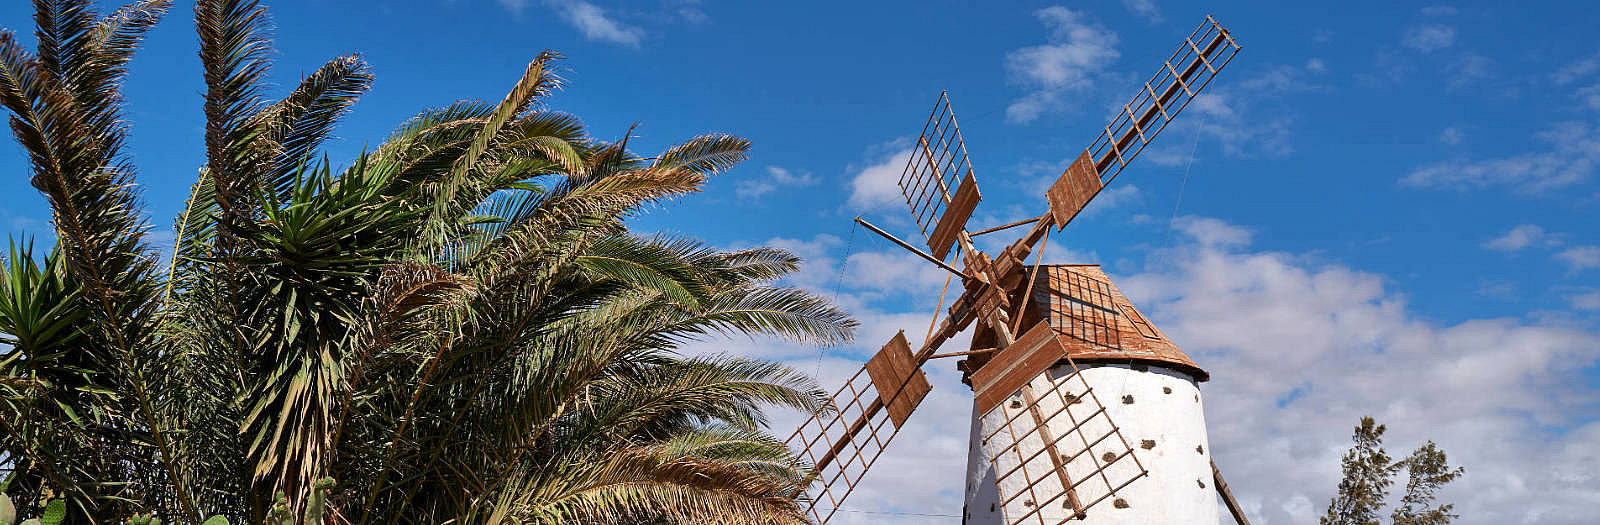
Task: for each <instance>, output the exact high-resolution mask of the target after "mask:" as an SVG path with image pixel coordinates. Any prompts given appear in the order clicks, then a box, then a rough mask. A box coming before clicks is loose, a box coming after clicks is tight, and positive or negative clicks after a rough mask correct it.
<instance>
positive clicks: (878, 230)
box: [856, 215, 968, 279]
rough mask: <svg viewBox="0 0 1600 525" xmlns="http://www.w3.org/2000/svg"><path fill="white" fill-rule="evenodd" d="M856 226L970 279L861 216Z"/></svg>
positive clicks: (857, 219)
mask: <svg viewBox="0 0 1600 525" xmlns="http://www.w3.org/2000/svg"><path fill="white" fill-rule="evenodd" d="M856 224H860V225H862V226H866V227H867V229H868V230H872V232H873V233H876V234H878V235H882V236H883V238H885V239H889V241H890V242H893V243H895V244H897V245H899V246H900V247H901V248H905V249H907V250H911V253H915V254H917V256H919V257H922V258H923V259H927V260H928V262H931V263H933V264H937V265H939V267H940V268H944V269H945V271H948V272H950V273H953V274H956V275H958V276H960V277H961V278H962V279H967V278H968V277H967V274H964V273H961V270H957V269H956V267H954V266H950V265H949V264H946V263H945V262H944V261H941V260H938V259H935V258H934V257H933V256H932V255H928V253H927V252H924V251H922V250H918V249H917V247H915V246H912V245H910V244H908V243H906V242H905V241H902V240H900V238H899V237H895V236H893V235H890V234H889V232H886V231H883V229H881V228H878V227H877V226H873V225H872V223H870V222H867V221H866V220H864V219H862V218H861V216H859V215H858V216H856Z"/></svg>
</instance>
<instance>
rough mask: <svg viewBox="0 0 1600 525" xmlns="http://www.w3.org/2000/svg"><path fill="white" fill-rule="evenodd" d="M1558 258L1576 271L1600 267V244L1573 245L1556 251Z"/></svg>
mask: <svg viewBox="0 0 1600 525" xmlns="http://www.w3.org/2000/svg"><path fill="white" fill-rule="evenodd" d="M1556 260H1558V261H1561V262H1563V263H1566V264H1567V268H1568V269H1570V270H1572V271H1574V272H1581V271H1583V270H1590V269H1594V268H1600V246H1573V247H1571V248H1567V249H1565V250H1561V251H1560V252H1558V253H1556Z"/></svg>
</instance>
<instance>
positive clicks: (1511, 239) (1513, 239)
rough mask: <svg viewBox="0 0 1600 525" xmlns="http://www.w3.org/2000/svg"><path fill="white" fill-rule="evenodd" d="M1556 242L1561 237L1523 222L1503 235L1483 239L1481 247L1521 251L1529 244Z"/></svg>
mask: <svg viewBox="0 0 1600 525" xmlns="http://www.w3.org/2000/svg"><path fill="white" fill-rule="evenodd" d="M1558 244H1561V239H1560V238H1559V237H1557V236H1555V235H1552V234H1550V233H1548V232H1546V231H1544V228H1540V227H1539V226H1537V225H1534V224H1523V225H1521V226H1517V227H1515V228H1512V229H1511V231H1508V232H1506V233H1505V235H1501V236H1499V237H1495V238H1493V239H1489V240H1488V241H1485V242H1484V243H1483V247H1484V248H1486V249H1490V250H1494V251H1498V252H1506V253H1512V252H1518V251H1522V249H1523V248H1528V247H1530V246H1555V245H1558Z"/></svg>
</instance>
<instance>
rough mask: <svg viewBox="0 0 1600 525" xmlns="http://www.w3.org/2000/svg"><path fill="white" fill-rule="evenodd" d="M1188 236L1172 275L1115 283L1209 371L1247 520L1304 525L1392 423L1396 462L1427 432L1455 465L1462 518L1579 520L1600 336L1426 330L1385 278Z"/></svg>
mask: <svg viewBox="0 0 1600 525" xmlns="http://www.w3.org/2000/svg"><path fill="white" fill-rule="evenodd" d="M1181 231H1183V232H1184V233H1185V234H1186V235H1188V237H1189V238H1188V242H1187V243H1186V245H1184V246H1183V247H1182V248H1181V249H1180V252H1181V256H1179V257H1177V258H1176V260H1178V261H1180V262H1179V263H1178V264H1177V266H1176V267H1175V268H1173V269H1172V270H1170V271H1160V272H1152V273H1143V274H1137V275H1133V276H1130V277H1127V278H1123V279H1119V284H1121V286H1122V288H1123V289H1124V291H1126V292H1128V294H1129V295H1130V296H1131V297H1132V298H1133V299H1134V301H1135V302H1137V303H1139V304H1140V306H1141V307H1142V308H1145V309H1146V311H1147V313H1150V314H1151V316H1152V318H1153V320H1155V321H1156V322H1157V324H1158V325H1160V326H1161V327H1162V330H1163V331H1165V332H1167V334H1168V335H1169V336H1171V337H1172V338H1173V339H1174V340H1175V341H1177V342H1178V343H1179V344H1180V345H1181V346H1183V348H1184V349H1185V350H1186V351H1188V352H1189V353H1190V355H1191V356H1193V357H1194V358H1195V360H1196V361H1197V362H1199V363H1200V364H1201V365H1202V366H1205V367H1207V369H1208V370H1210V371H1211V373H1212V377H1213V380H1212V382H1211V383H1210V384H1208V385H1206V386H1205V387H1204V390H1205V392H1206V395H1207V399H1206V408H1207V414H1206V415H1207V421H1208V423H1209V426H1210V433H1211V442H1212V448H1213V449H1214V450H1215V451H1216V454H1217V462H1218V464H1219V465H1220V466H1221V467H1222V468H1223V471H1224V472H1225V473H1227V475H1228V477H1229V483H1230V484H1231V485H1233V487H1232V488H1233V490H1234V492H1235V493H1236V494H1237V495H1239V496H1240V498H1241V499H1242V500H1243V501H1244V503H1245V505H1246V506H1247V507H1249V508H1250V509H1251V514H1252V515H1251V516H1250V519H1251V522H1252V523H1259V524H1281V523H1308V522H1310V523H1314V522H1315V521H1316V513H1317V511H1319V510H1321V507H1322V506H1323V505H1325V504H1326V501H1327V498H1328V497H1330V496H1331V495H1332V494H1333V492H1334V489H1335V485H1336V483H1337V481H1338V475H1339V474H1338V471H1337V469H1338V455H1339V454H1340V453H1341V452H1342V451H1343V449H1344V448H1345V447H1348V437H1347V436H1348V433H1349V427H1350V426H1351V425H1354V424H1355V422H1356V420H1357V418H1359V417H1360V416H1361V415H1363V414H1373V415H1375V416H1377V417H1378V419H1379V420H1380V421H1382V422H1385V423H1388V424H1389V426H1390V428H1391V439H1390V440H1389V442H1388V443H1389V447H1388V448H1389V450H1390V452H1391V453H1395V454H1397V455H1398V454H1403V453H1404V451H1405V450H1409V448H1410V447H1415V446H1417V445H1419V444H1420V443H1421V441H1422V440H1424V439H1433V440H1435V441H1437V442H1438V443H1439V444H1440V446H1441V447H1442V448H1444V449H1445V450H1446V451H1448V452H1449V453H1450V459H1451V461H1452V462H1453V463H1456V464H1458V465H1464V466H1466V467H1467V476H1466V477H1465V478H1463V479H1462V480H1461V481H1459V482H1457V483H1455V484H1454V485H1453V486H1451V487H1449V488H1448V489H1446V490H1445V491H1444V492H1443V493H1442V494H1441V497H1442V498H1443V499H1444V500H1445V501H1448V502H1454V503H1456V504H1457V509H1456V510H1457V511H1458V512H1459V513H1460V514H1462V515H1463V516H1471V517H1473V519H1472V520H1471V522H1483V523H1531V522H1539V523H1585V522H1587V520H1588V519H1589V518H1588V517H1587V516H1586V512H1587V510H1586V509H1587V508H1588V506H1589V504H1585V503H1579V502H1584V501H1592V500H1594V499H1596V494H1600V477H1597V476H1595V475H1594V474H1593V472H1594V469H1595V467H1596V464H1597V463H1600V458H1597V457H1596V455H1595V454H1594V453H1593V451H1592V449H1590V450H1589V452H1582V453H1580V452H1575V451H1573V449H1584V448H1587V447H1589V445H1586V443H1590V441H1589V440H1592V439H1595V438H1594V437H1593V434H1594V433H1595V432H1596V429H1597V428H1600V427H1597V426H1596V425H1595V424H1593V423H1587V421H1586V420H1587V416H1585V415H1584V414H1588V413H1589V412H1588V410H1589V409H1586V408H1584V407H1587V406H1590V403H1593V402H1595V400H1596V399H1597V394H1600V392H1597V391H1596V389H1595V388H1594V387H1592V386H1588V387H1586V386H1583V385H1585V384H1591V383H1585V382H1584V381H1583V380H1582V374H1583V370H1584V369H1585V368H1586V367H1589V366H1592V365H1593V364H1594V363H1595V362H1596V359H1597V358H1600V335H1597V334H1594V333H1590V332H1585V331H1579V330H1575V329H1572V328H1567V327H1563V326H1554V325H1543V324H1537V323H1533V324H1530V323H1527V322H1521V321H1517V320H1512V319H1477V320H1469V321H1464V322H1460V323H1455V324H1437V323H1433V322H1429V321H1424V320H1421V319H1418V318H1416V317H1415V316H1413V315H1412V314H1411V313H1410V312H1409V310H1408V308H1407V307H1406V304H1405V301H1404V298H1403V296H1401V295H1399V294H1396V293H1394V292H1392V291H1389V290H1386V288H1385V279H1383V278H1382V277H1380V276H1377V275H1372V274H1368V273H1364V272H1360V271H1357V270H1353V269H1350V268H1347V267H1342V266H1320V265H1315V264H1311V263H1307V262H1305V260H1306V258H1304V257H1301V256H1296V255H1292V254H1285V253H1275V252H1253V251H1250V250H1249V249H1248V248H1249V244H1248V242H1249V237H1248V234H1247V233H1244V232H1241V231H1240V230H1239V229H1238V228H1237V227H1235V226H1232V225H1228V224H1225V223H1220V222H1218V221H1214V220H1194V219H1191V220H1190V221H1188V222H1187V223H1186V224H1185V225H1184V227H1183V228H1182V229H1181ZM1291 393H1297V394H1296V395H1295V396H1291ZM1530 427H1531V428H1537V429H1539V430H1538V431H1522V430H1512V429H1529V428H1530ZM1571 461H1577V463H1571ZM1285 465H1292V466H1293V468H1285ZM1236 480H1237V481H1236Z"/></svg>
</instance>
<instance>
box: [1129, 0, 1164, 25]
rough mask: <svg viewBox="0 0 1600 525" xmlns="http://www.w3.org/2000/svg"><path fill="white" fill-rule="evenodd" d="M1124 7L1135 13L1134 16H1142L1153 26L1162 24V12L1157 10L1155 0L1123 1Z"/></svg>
mask: <svg viewBox="0 0 1600 525" xmlns="http://www.w3.org/2000/svg"><path fill="white" fill-rule="evenodd" d="M1122 5H1123V7H1126V8H1128V10H1129V11H1133V14H1136V15H1139V16H1142V17H1144V18H1145V20H1149V21H1150V23H1152V24H1159V23H1161V10H1160V9H1156V3H1155V1H1154V0H1122Z"/></svg>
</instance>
